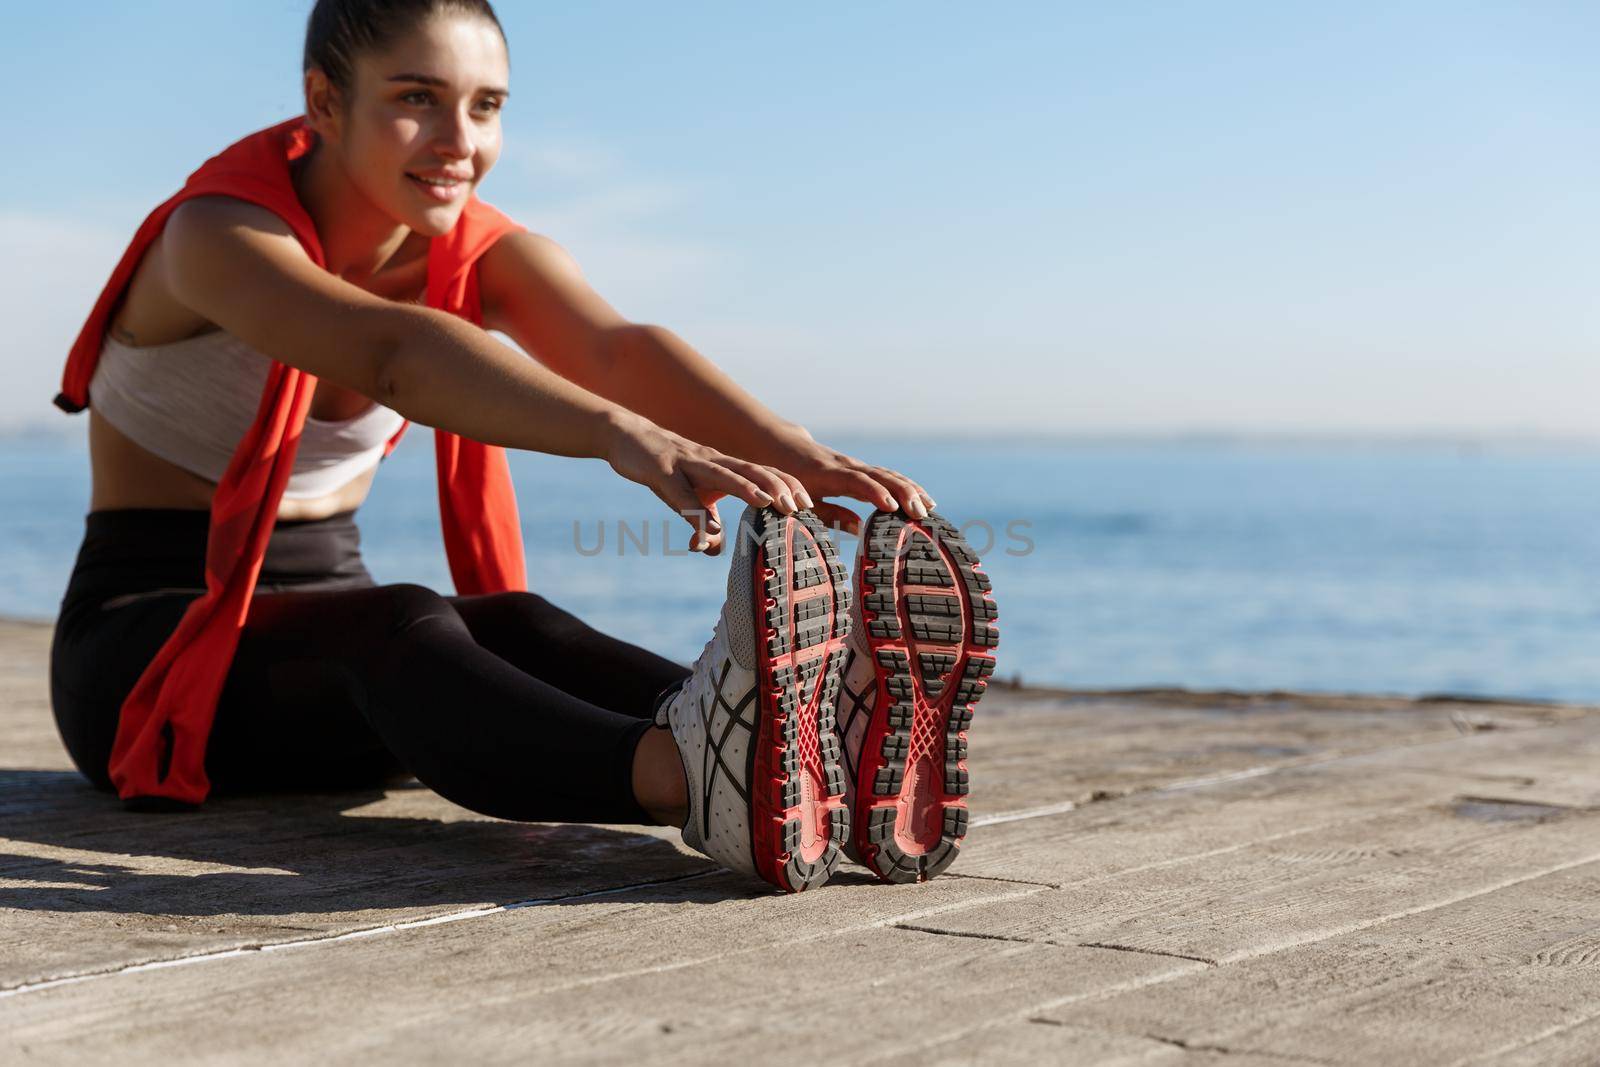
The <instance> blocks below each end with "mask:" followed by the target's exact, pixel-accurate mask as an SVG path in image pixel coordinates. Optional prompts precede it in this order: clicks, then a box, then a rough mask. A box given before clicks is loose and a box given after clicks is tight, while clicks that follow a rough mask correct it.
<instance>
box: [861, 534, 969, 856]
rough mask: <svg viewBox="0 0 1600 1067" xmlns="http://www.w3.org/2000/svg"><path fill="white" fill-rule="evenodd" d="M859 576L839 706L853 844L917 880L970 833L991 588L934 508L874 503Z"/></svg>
mask: <svg viewBox="0 0 1600 1067" xmlns="http://www.w3.org/2000/svg"><path fill="white" fill-rule="evenodd" d="M854 585H855V588H854V592H855V594H856V617H855V619H854V620H853V621H852V623H851V631H850V634H849V640H848V643H847V649H848V654H847V657H846V660H845V667H844V679H843V685H842V688H841V690H840V693H839V705H838V712H837V718H838V723H839V736H840V738H841V740H842V741H843V749H844V762H845V800H846V802H847V803H848V805H849V807H850V824H851V833H850V839H849V842H848V843H847V844H846V845H845V852H846V854H847V855H848V856H849V857H850V858H851V859H853V860H855V861H856V862H857V863H861V864H863V865H865V866H867V867H869V868H871V869H872V870H873V871H875V872H876V873H877V875H878V877H880V878H882V879H883V880H885V881H888V882H921V881H925V880H926V879H928V878H932V877H933V876H934V875H936V874H938V873H940V872H941V871H943V870H944V869H945V868H946V867H948V866H950V864H951V863H952V862H953V861H954V860H955V858H956V854H957V853H958V852H959V851H960V849H961V841H962V839H963V838H964V837H965V836H966V833H967V790H968V777H967V764H966V759H967V727H968V726H969V725H970V724H971V722H972V710H973V709H972V705H973V703H974V702H976V701H977V699H978V698H979V697H980V696H982V695H983V692H984V690H985V689H987V688H988V683H987V682H986V681H984V679H986V678H988V677H989V676H990V675H991V674H993V673H994V663H995V659H994V650H995V647H996V646H997V645H998V644H999V642H1000V635H999V632H998V631H997V630H996V629H995V627H994V625H993V623H994V621H995V619H996V618H997V612H996V610H995V603H994V598H993V597H992V596H991V595H990V592H989V576H988V575H986V574H985V573H984V572H983V570H982V569H981V564H980V563H979V561H978V555H977V553H976V552H974V551H973V550H972V546H971V545H969V544H967V542H966V539H965V538H963V537H962V536H961V534H960V532H959V531H958V530H957V529H956V528H955V527H954V526H953V525H951V524H950V522H949V521H948V520H947V519H945V518H944V517H943V516H942V515H940V514H938V513H937V512H934V513H932V514H930V515H929V516H928V518H926V519H923V520H917V519H911V518H908V517H907V516H906V515H905V513H904V512H895V513H893V514H889V513H886V512H882V511H874V512H873V513H872V517H871V518H869V519H868V520H867V521H866V522H865V523H864V524H863V525H862V528H861V544H860V547H859V548H858V550H857V554H856V573H855V583H854Z"/></svg>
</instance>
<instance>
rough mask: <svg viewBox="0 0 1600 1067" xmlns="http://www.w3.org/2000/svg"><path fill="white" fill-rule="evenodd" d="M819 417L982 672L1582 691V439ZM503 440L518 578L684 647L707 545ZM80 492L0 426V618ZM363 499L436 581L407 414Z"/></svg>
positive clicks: (1597, 580)
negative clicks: (902, 481)
mask: <svg viewBox="0 0 1600 1067" xmlns="http://www.w3.org/2000/svg"><path fill="white" fill-rule="evenodd" d="M828 441H829V443H830V444H831V445H833V446H834V447H838V448H841V449H843V450H844V451H846V452H848V453H850V454H852V455H856V456H859V457H861V458H863V459H865V460H868V461H869V462H872V463H877V464H882V465H886V466H889V467H891V468H894V469H897V470H901V471H904V472H905V473H907V474H909V475H910V476H912V477H913V478H915V479H917V480H918V481H919V482H921V483H922V484H923V485H924V486H926V487H927V488H928V490H929V491H930V492H931V493H932V495H933V496H934V498H935V499H936V501H937V502H938V506H939V511H940V512H941V513H942V514H944V515H945V516H946V517H948V518H949V519H950V520H951V521H952V522H954V523H955V524H956V525H957V526H959V527H961V528H962V529H963V531H964V532H965V534H966V536H967V538H968V540H969V541H970V542H971V543H972V545H973V547H974V548H975V549H976V550H977V551H978V553H979V554H980V555H981V557H982V559H983V565H984V568H985V569H986V570H987V571H988V573H989V575H990V577H991V578H992V580H993V583H994V591H995V592H994V595H995V599H996V601H997V604H998V607H999V624H998V625H999V629H1000V632H1001V639H1000V645H999V648H998V659H999V664H998V668H999V669H998V672H997V673H998V674H999V675H1001V676H1002V677H1003V678H1006V679H1014V680H1020V681H1021V682H1023V683H1025V684H1035V685H1050V686H1063V687H1072V688H1087V689H1124V688H1135V687H1148V686H1177V687H1187V688H1192V689H1208V690H1215V689H1237V690H1265V689H1286V690H1298V691H1303V692H1339V693H1370V694H1394V695H1402V696H1422V695H1430V694H1431V695H1440V694H1453V695H1459V696H1476V697H1502V698H1523V699H1536V700H1557V701H1580V702H1600V491H1597V490H1600V446H1596V445H1592V444H1588V443H1584V442H1579V443H1550V442H1535V443H1531V444H1530V443H1525V442H1516V441H1511V442H1507V443H1497V442H1492V441H1491V442H1482V441H1464V442H1463V441H1430V440H1413V441H1406V440H1399V441H1395V440H1388V441H1362V440H1355V439H1352V440H1294V439H1236V438H1228V437H1216V436H1210V437H1208V436H1190V437H1175V438H1152V439H1081V440H1049V439H995V440H960V441H955V440H922V439H917V438H912V437H903V438H891V437H871V438H869V437H859V438H851V437H849V436H836V437H831V438H829V439H828ZM510 458H511V467H512V472H513V476H514V479H515V482H516V486H517V494H518V501H519V506H520V509H521V515H522V523H523V529H524V536H525V542H526V548H527V555H528V570H529V584H530V586H531V588H533V589H534V590H536V591H537V592H540V593H541V594H543V595H544V596H546V597H548V598H549V599H550V600H552V601H553V602H555V603H556V604H559V605H560V606H562V607H563V608H565V609H567V610H568V611H571V612H573V613H575V614H577V615H579V616H580V617H582V618H584V619H585V620H586V621H588V622H589V623H590V624H591V625H593V626H596V627H598V628H599V629H601V630H604V631H606V632H608V633H611V634H614V635H616V636H618V637H621V638H624V639H626V640H629V641H633V642H635V643H637V644H640V645H644V646H646V647H649V648H652V649H654V650H656V651H658V652H660V653H662V654H663V655H666V656H669V657H671V658H674V659H676V660H679V661H680V662H685V663H687V662H691V661H692V660H693V659H694V657H695V656H697V655H698V654H699V652H700V649H701V647H702V646H703V645H704V643H705V641H706V639H707V638H708V637H709V636H710V633H711V628H712V626H713V625H714V623H715V621H716V616H717V611H718V608H719V606H720V604H721V601H722V598H723V596H724V593H725V585H726V580H727V560H728V556H727V555H726V554H724V555H723V556H721V557H708V556H704V555H701V554H693V555H691V554H688V553H687V552H686V548H687V544H688V539H689V534H690V532H691V531H690V528H689V527H688V525H687V524H686V523H685V522H684V521H683V520H682V519H681V518H679V517H677V516H676V515H674V514H672V513H670V512H669V511H668V510H667V508H666V507H665V505H663V504H661V503H659V502H658V501H657V500H656V498H655V497H654V496H653V495H652V494H651V493H650V492H649V491H648V490H645V489H644V488H642V487H640V486H637V485H634V484H632V483H629V482H626V481H624V480H622V479H621V478H619V477H618V476H616V475H615V474H614V473H613V472H612V471H611V469H610V467H609V466H607V465H606V464H605V463H603V462H601V461H598V460H574V459H566V458H559V457H551V456H544V455H537V454H531V453H525V452H513V453H511V454H510ZM88 498H89V475H88V458H87V453H86V449H85V447H84V445H83V443H82V441H81V440H78V439H75V438H66V439H62V438H59V437H57V436H55V435H35V436H28V435H18V436H13V437H10V438H4V439H0V615H6V616H12V617H22V618H32V619H51V618H53V617H54V616H55V613H56V611H57V609H58V607H59V604H60V601H61V596H62V593H63V591H64V589H65V586H66V582H67V576H68V574H69V573H70V571H71V568H72V564H73V560H74V557H75V555H76V552H77V548H78V544H79V542H80V540H81V538H82V535H83V522H84V514H85V512H86V511H87V510H88ZM722 506H723V507H724V508H732V510H730V511H728V512H726V513H725V515H724V518H725V519H726V520H731V519H732V518H733V517H734V515H735V514H736V511H737V507H739V506H742V505H730V503H729V502H727V501H724V503H723V505H722ZM855 506H856V507H857V508H858V509H859V510H862V511H865V510H866V505H864V504H859V503H857V504H856V505H855ZM358 522H359V524H360V527H361V531H362V550H363V554H364V556H365V558H366V560H367V566H368V568H369V569H370V570H371V571H372V573H373V575H374V577H375V578H376V579H377V580H378V581H380V582H402V581H404V582H420V583H422V584H425V585H428V586H431V587H433V588H435V589H438V590H440V591H441V592H451V591H453V587H452V586H451V584H450V578H449V571H448V569H447V567H446V564H445V557H444V550H443V547H442V544H441V542H440V538H439V520H438V504H437V498H436V493H435V487H434V466H433V450H432V434H431V432H430V431H428V430H427V429H426V428H423V427H413V428H412V429H411V431H410V432H409V433H408V434H407V436H406V438H405V439H404V440H403V442H402V444H401V445H400V447H399V448H398V449H397V450H396V451H395V453H394V454H393V455H392V456H391V457H390V458H389V459H388V460H386V461H385V462H384V464H383V466H382V467H381V469H380V470H379V473H378V477H377V480H376V483H375V485H374V487H373V491H372V494H371V496H370V497H369V499H368V500H367V501H366V503H365V504H363V505H362V507H361V509H360V511H359V512H358ZM855 547H856V540H855V538H853V537H850V536H848V535H847V536H844V537H842V538H841V551H842V552H844V553H846V554H847V555H850V556H851V557H853V554H854V551H855Z"/></svg>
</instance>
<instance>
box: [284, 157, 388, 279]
mask: <svg viewBox="0 0 1600 1067" xmlns="http://www.w3.org/2000/svg"><path fill="white" fill-rule="evenodd" d="M290 174H291V178H292V180H293V182H294V188H295V193H296V195H298V196H299V197H300V203H301V205H303V206H304V207H305V209H306V213H307V214H308V215H310V216H311V221H312V223H313V224H314V225H315V226H316V228H317V238H318V239H319V240H320V241H321V242H322V254H323V257H324V258H325V259H326V261H327V268H328V270H329V271H330V272H331V273H333V274H337V275H338V276H339V277H341V278H343V279H345V280H346V281H348V282H352V283H355V284H360V283H361V282H363V281H366V280H367V279H369V278H371V277H372V276H373V275H375V274H377V273H378V272H379V271H380V270H382V269H383V267H384V264H386V263H388V262H389V260H390V259H392V258H393V257H394V254H395V253H396V252H397V251H399V249H400V246H401V245H402V244H404V243H405V240H406V238H407V237H409V236H411V229H410V227H408V226H403V225H401V224H399V223H397V222H395V221H394V219H392V218H390V217H389V216H387V215H385V214H384V213H383V212H381V211H379V210H377V209H376V208H375V207H373V206H372V202H371V201H369V200H368V199H367V198H366V197H365V196H364V195H362V193H361V191H360V190H359V189H357V188H356V187H355V186H354V185H352V184H351V182H350V178H349V176H348V175H346V174H345V172H344V169H343V168H342V167H340V166H339V162H338V160H336V159H334V158H333V156H332V155H331V154H330V153H328V152H327V151H326V150H324V148H323V146H322V143H321V141H320V140H319V141H318V142H317V143H316V144H315V145H314V146H312V149H311V151H310V152H308V153H307V154H306V155H304V156H302V157H301V158H300V159H298V160H296V161H295V164H294V166H293V167H292V168H291V171H290Z"/></svg>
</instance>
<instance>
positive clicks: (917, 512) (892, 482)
mask: <svg viewBox="0 0 1600 1067" xmlns="http://www.w3.org/2000/svg"><path fill="white" fill-rule="evenodd" d="M872 473H873V474H874V475H876V476H877V479H878V480H879V481H880V482H886V483H888V486H889V491H890V492H892V493H893V494H894V497H895V500H896V502H897V505H896V506H897V507H899V508H900V509H901V510H903V511H904V512H905V513H906V514H907V515H910V516H911V517H912V518H913V519H925V518H927V517H928V509H927V508H926V507H924V506H923V503H922V494H921V493H918V492H917V487H916V486H915V485H913V484H911V479H909V478H907V477H906V476H905V475H903V474H896V473H895V472H894V471H892V470H890V469H889V468H888V467H874V468H873V471H872Z"/></svg>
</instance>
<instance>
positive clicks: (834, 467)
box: [479, 233, 933, 532]
mask: <svg viewBox="0 0 1600 1067" xmlns="http://www.w3.org/2000/svg"><path fill="white" fill-rule="evenodd" d="M479 278H480V284H481V286H482V297H483V314H484V324H485V325H486V326H488V327H490V328H491V329H497V330H500V331H501V332H503V333H505V334H506V335H508V336H510V337H511V338H513V339H514V340H515V341H516V342H517V343H518V344H519V345H521V346H522V347H523V348H525V349H527V350H528V351H529V352H531V353H533V354H534V355H535V356H537V357H538V358H539V359H540V360H541V361H542V362H543V363H545V364H546V365H547V366H549V367H550V368H551V369H552V370H555V371H556V372H557V373H559V374H561V375H562V376H563V377H565V378H567V379H568V380H569V381H571V382H573V383H575V384H577V385H580V386H582V387H583V388H585V389H588V390H590V391H592V392H594V393H595V394H597V395H599V396H603V397H605V398H606V399H608V400H611V401H614V402H616V403H617V404H620V405H622V406H623V407H625V408H627V409H628V410H630V411H633V412H636V413H638V414H640V415H643V416H645V417H646V418H648V419H650V420H652V421H653V422H656V423H658V424H660V425H661V426H665V427H667V428H668V429H671V430H674V431H676V432H678V433H681V434H684V435H685V436H688V437H691V438H693V439H695V440H697V441H703V442H705V443H706V444H708V445H711V446H712V447H714V448H717V449H720V450H721V451H723V452H725V453H728V454H730V455H736V456H740V457H742V458H744V459H747V460H752V461H754V462H756V463H761V464H767V465H770V466H772V467H774V468H776V469H777V470H778V471H779V472H780V473H781V474H783V475H784V476H786V480H788V481H789V482H790V483H791V486H792V488H793V490H794V495H795V498H796V499H797V500H798V502H799V503H800V504H801V505H802V506H809V505H810V504H811V501H810V497H809V495H808V492H807V491H808V490H809V492H810V493H811V494H815V495H816V496H818V497H822V496H844V497H851V498H854V499H857V500H862V501H865V502H867V503H869V504H872V505H873V506H875V507H880V508H884V509H885V510H890V511H892V510H895V509H896V508H904V509H905V510H906V511H907V513H909V514H912V515H915V516H919V517H920V516H922V515H925V514H926V509H927V508H930V507H932V506H933V501H932V499H931V498H930V497H929V496H928V494H927V493H926V491H924V490H923V489H922V487H921V486H919V485H917V484H916V483H915V482H913V481H912V480H911V479H910V478H907V477H906V476H904V475H902V474H899V473H898V472H895V471H892V470H889V469H888V468H885V467H875V466H871V465H869V464H867V463H864V462H862V461H860V460H857V459H854V458H852V457H850V456H847V455H845V454H844V453H842V452H839V451H837V450H835V449H831V448H828V447H826V446H824V445H821V444H819V443H818V442H817V441H815V440H814V439H813V438H812V436H811V434H810V433H809V432H807V431H806V429H805V428H804V427H803V426H800V425H799V424H798V423H794V422H791V421H789V420H787V419H784V418H782V417H780V416H779V415H777V414H776V413H774V412H773V411H772V410H771V409H769V408H767V407H766V406H765V405H764V404H762V403H761V402H760V401H759V400H757V399H756V398H755V397H753V396H751V395H750V394H749V393H748V392H746V391H745V390H744V389H742V388H741V387H740V386H739V385H738V383H736V382H735V381H734V380H733V379H732V378H730V377H729V376H728V375H727V374H725V373H724V372H723V371H722V370H721V369H720V368H718V367H717V366H716V364H714V363H712V362H711V361H710V360H709V359H707V358H705V357H704V356H702V355H701V354H700V353H699V352H696V351H695V350H694V349H693V348H692V347H691V346H690V345H689V344H688V342H686V341H684V340H683V339H682V338H681V337H679V336H678V335H677V334H675V333H673V332H672V331H671V330H668V329H666V328H665V327H661V326H653V325H646V324H640V323H633V322H629V321H628V320H627V319H625V318H623V317H622V316H621V315H620V314H619V313H618V312H617V311H616V310H615V309H614V308H612V307H611V305H610V304H608V303H607V302H606V301H605V300H604V299H603V298H602V297H601V296H600V295H599V294H598V293H597V292H595V290H594V289H593V287H591V286H590V285H589V283H588V281H587V279H585V278H584V276H583V272H582V271H581V270H580V269H579V267H578V264H577V263H576V262H575V261H574V260H573V258H572V257H571V256H570V255H568V254H567V253H566V251H565V250H563V249H562V248H561V246H560V245H558V244H556V242H554V241H552V240H550V239H549V238H548V237H543V236H540V235H538V234H533V233H514V234H508V235H507V236H505V237H502V238H501V239H500V240H499V241H498V242H496V244H495V246H494V247H493V248H491V249H490V250H489V251H488V252H487V253H486V254H485V255H484V258H483V260H482V264H481V268H480V274H479ZM817 511H818V513H819V514H821V515H822V516H823V518H824V519H826V520H828V521H831V522H838V523H839V524H840V525H841V526H843V527H844V528H845V529H848V530H851V531H852V532H855V531H856V530H857V529H858V528H859V522H858V520H857V518H856V516H855V515H854V514H853V513H851V512H849V511H847V510H846V509H844V508H840V507H837V506H835V505H828V504H823V505H818V506H817Z"/></svg>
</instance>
